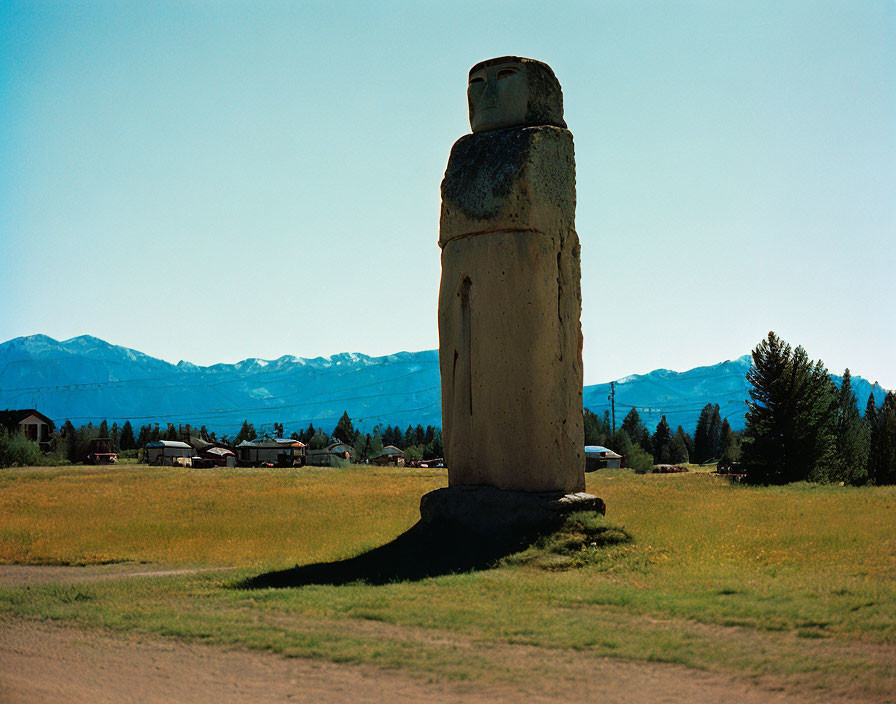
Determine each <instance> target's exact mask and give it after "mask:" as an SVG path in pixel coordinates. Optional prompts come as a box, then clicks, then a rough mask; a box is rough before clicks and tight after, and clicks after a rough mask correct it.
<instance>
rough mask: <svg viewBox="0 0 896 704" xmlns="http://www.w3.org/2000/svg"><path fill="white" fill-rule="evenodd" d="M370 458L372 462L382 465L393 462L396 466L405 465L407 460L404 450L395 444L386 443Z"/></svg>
mask: <svg viewBox="0 0 896 704" xmlns="http://www.w3.org/2000/svg"><path fill="white" fill-rule="evenodd" d="M369 460H370V464H376V465H381V466H384V465H387V464H392V465H395V466H396V467H404V465H405V461H406V459H405V454H404V452H402V451H401V450H399V449H398V448H397V447H395V445H386V446H385V447H384V448H383V449H382V450H380V451H379V452H377V453H376V454H374V455H372V456H371V457H370V458H369Z"/></svg>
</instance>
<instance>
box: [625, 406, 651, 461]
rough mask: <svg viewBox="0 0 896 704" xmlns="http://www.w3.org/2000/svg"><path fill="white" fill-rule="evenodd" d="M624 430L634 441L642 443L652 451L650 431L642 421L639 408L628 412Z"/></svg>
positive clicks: (648, 450) (638, 443) (642, 445)
mask: <svg viewBox="0 0 896 704" xmlns="http://www.w3.org/2000/svg"><path fill="white" fill-rule="evenodd" d="M622 430H624V431H625V432H626V434H627V435H628V436H629V438H630V439H631V441H632V442H633V443H635V444H636V445H640V446H641V447H642V448H643V449H644V450H646V451H647V452H650V451H651V450H650V431H649V430H647V426H645V425H644V423H642V422H641V416H639V415H638V409H637V408H633V409H632V410H630V411H629V412H628V413H627V414H626V416H625V418H624V419H623V421H622Z"/></svg>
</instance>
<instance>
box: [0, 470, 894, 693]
mask: <svg viewBox="0 0 896 704" xmlns="http://www.w3.org/2000/svg"><path fill="white" fill-rule="evenodd" d="M446 479H447V478H446V475H445V473H444V472H443V471H440V470H403V469H372V468H349V469H338V470H333V469H301V470H276V469H271V470H246V469H234V470H182V469H172V468H165V469H155V468H153V469H149V468H146V467H139V466H137V467H109V468H76V467H72V468H52V469H47V470H11V471H10V470H6V471H3V472H2V473H0V561H2V562H6V563H32V564H85V563H91V562H109V561H133V562H154V563H161V564H164V565H173V566H177V565H196V566H222V567H223V566H235V567H238V568H239V569H236V570H233V571H229V572H216V573H202V574H195V575H188V576H178V577H169V578H151V579H146V578H141V579H126V580H118V579H113V580H104V581H101V582H93V583H89V584H71V585H60V584H53V585H43V586H32V587H31V588H30V589H25V588H2V589H0V612H3V613H6V614H10V615H17V616H22V617H33V618H52V619H65V620H70V621H75V622H77V623H81V624H84V625H87V626H105V627H110V628H114V629H121V630H133V631H140V632H145V633H154V634H160V635H166V636H176V637H181V638H191V639H199V640H203V641H209V642H214V643H223V644H241V645H244V646H247V647H252V648H260V649H268V650H271V651H274V652H277V653H282V654H284V655H288V656H301V657H316V658H325V659H329V660H334V661H338V662H362V663H370V664H374V665H377V666H381V667H390V668H393V667H394V668H403V669H406V670H408V671H410V672H415V673H420V674H421V676H430V675H432V676H443V677H447V678H454V679H476V680H480V679H481V680H484V681H488V680H496V679H507V680H514V681H524V680H525V679H526V678H528V677H531V676H533V674H540V675H543V676H551V674H552V673H551V672H550V666H549V665H548V664H545V665H544V668H546V669H545V670H544V671H543V672H541V671H539V672H538V673H534V672H533V670H532V666H531V663H530V664H529V665H527V666H526V667H525V668H524V667H522V665H519V664H514V663H513V662H508V661H507V659H506V657H505V658H502V657H500V655H499V654H500V652H501V647H509V644H511V645H512V644H525V645H531V646H537V647H541V648H549V649H551V651H552V652H554V651H556V652H560V653H562V652H563V651H569V652H570V653H572V652H574V653H577V654H579V655H581V654H585V655H589V656H591V655H593V656H595V657H598V656H600V657H618V658H626V659H633V660H644V661H659V662H670V663H679V664H683V665H687V666H689V667H695V668H701V669H706V670H714V671H722V672H729V673H734V674H738V675H743V676H745V677H754V678H770V677H771V678H779V679H780V681H782V682H783V683H784V684H785V685H786V686H791V685H792V686H803V685H806V686H810V687H825V688H828V689H831V690H832V691H833V690H838V689H839V690H842V691H846V690H847V689H848V690H849V691H855V692H858V693H859V694H861V695H863V696H864V695H868V696H879V697H882V696H884V694H885V693H886V692H892V690H893V688H894V686H896V665H894V663H896V657H894V655H896V587H894V583H893V580H892V575H893V574H894V573H896V544H894V540H896V538H894V533H893V529H892V526H893V521H892V516H893V515H894V514H893V510H894V508H896V488H893V487H861V488H855V487H832V486H818V485H811V484H799V485H793V486H788V487H769V488H764V487H749V486H740V485H732V484H730V483H728V482H727V481H726V480H724V479H723V478H719V477H716V476H713V475H711V474H706V473H687V474H674V475H635V474H633V473H631V472H628V471H625V470H610V471H600V472H596V473H593V474H590V475H589V476H588V490H589V491H590V492H591V493H594V494H596V495H598V496H600V497H602V498H603V499H604V501H605V502H606V504H607V516H606V517H601V516H597V515H595V514H585V513H583V514H576V515H574V516H572V517H570V520H569V521H567V523H566V525H565V526H564V527H563V528H562V529H561V530H560V531H558V532H557V533H555V534H553V535H550V536H545V537H543V538H542V539H540V540H539V541H537V542H536V543H535V544H533V545H531V546H530V547H529V548H527V549H526V550H524V551H522V552H519V553H517V554H514V555H509V556H507V557H505V558H504V559H503V560H501V561H500V562H499V563H498V565H497V566H496V567H495V568H494V569H491V570H485V571H478V572H477V571H473V572H467V573H463V574H452V575H444V576H440V577H431V578H428V579H422V580H417V581H406V582H396V583H389V584H383V585H380V586H372V585H369V584H364V583H360V582H359V583H353V584H346V585H344V586H326V585H320V584H310V585H308V586H303V587H296V588H281V589H273V588H270V589H243V588H239V585H241V584H243V583H244V581H245V580H246V579H247V578H249V577H253V576H256V575H258V574H260V573H261V572H263V571H266V570H277V569H282V568H284V567H291V566H293V565H296V564H300V565H305V564H309V563H313V562H318V561H331V560H338V559H342V558H347V557H351V556H353V555H358V554H359V553H361V552H363V551H364V550H366V549H370V548H373V547H376V546H379V545H383V544H385V543H388V542H389V541H390V540H392V539H394V538H395V537H396V536H398V535H399V534H401V533H403V532H404V531H405V530H407V529H408V528H409V527H410V526H411V525H413V524H414V522H415V521H416V520H417V518H418V517H419V513H418V506H419V499H420V496H421V495H422V494H424V493H426V492H427V491H430V490H432V489H434V488H437V487H440V486H444V485H445V484H446V483H447V482H446ZM499 646H501V647H499ZM850 688H851V689H850Z"/></svg>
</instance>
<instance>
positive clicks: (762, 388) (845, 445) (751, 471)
mask: <svg viewBox="0 0 896 704" xmlns="http://www.w3.org/2000/svg"><path fill="white" fill-rule="evenodd" d="M752 357H753V362H752V364H751V365H750V371H749V372H748V374H747V380H748V381H749V382H750V385H751V386H752V388H751V389H750V401H749V402H748V411H747V416H746V421H747V424H746V429H745V430H744V438H743V467H744V471H745V473H746V475H747V479H748V480H749V481H752V482H756V483H762V484H784V483H788V482H795V481H817V482H842V483H844V484H893V483H896V394H894V393H893V392H892V391H890V392H888V393H887V395H886V397H885V398H884V401H883V403H882V404H881V406H880V408H878V407H877V405H876V403H875V400H874V394H873V393H871V394H870V395H869V396H868V400H867V402H866V404H865V413H864V415H862V414H860V412H859V407H858V401H857V399H856V395H855V393H854V392H853V390H852V383H851V377H850V373H849V369H846V370H845V371H844V372H843V382H842V383H841V385H840V388H839V389H838V388H837V386H836V384H834V382H833V381H832V380H831V377H830V374H828V370H827V369H826V368H825V365H824V363H823V362H822V361H821V360H818V361H813V360H811V359H809V355H808V354H807V352H806V350H805V349H804V348H803V347H802V346H798V347H796V349H792V348H791V347H790V345H789V344H788V343H787V342H785V341H784V340H782V339H781V338H780V337H778V336H777V335H776V334H775V333H774V332H769V334H768V337H766V339H764V340H762V342H760V343H759V344H758V345H757V346H756V348H755V349H754V350H753V352H752Z"/></svg>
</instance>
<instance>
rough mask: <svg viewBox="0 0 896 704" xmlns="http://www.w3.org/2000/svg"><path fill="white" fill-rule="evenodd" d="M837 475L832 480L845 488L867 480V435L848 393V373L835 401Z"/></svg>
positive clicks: (852, 397)
mask: <svg viewBox="0 0 896 704" xmlns="http://www.w3.org/2000/svg"><path fill="white" fill-rule="evenodd" d="M836 437H837V463H836V464H837V471H836V474H835V476H834V477H832V478H833V479H834V480H837V481H841V482H844V483H846V484H862V483H863V482H864V481H865V480H866V479H867V476H868V449H869V442H870V439H871V438H870V433H869V432H868V429H867V427H866V425H865V423H863V422H862V417H861V416H860V415H859V406H858V403H857V401H856V395H855V393H853V390H852V376H851V375H850V373H849V369H846V370H845V371H844V372H843V382H842V383H841V384H840V392H839V394H838V398H837V431H836Z"/></svg>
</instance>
